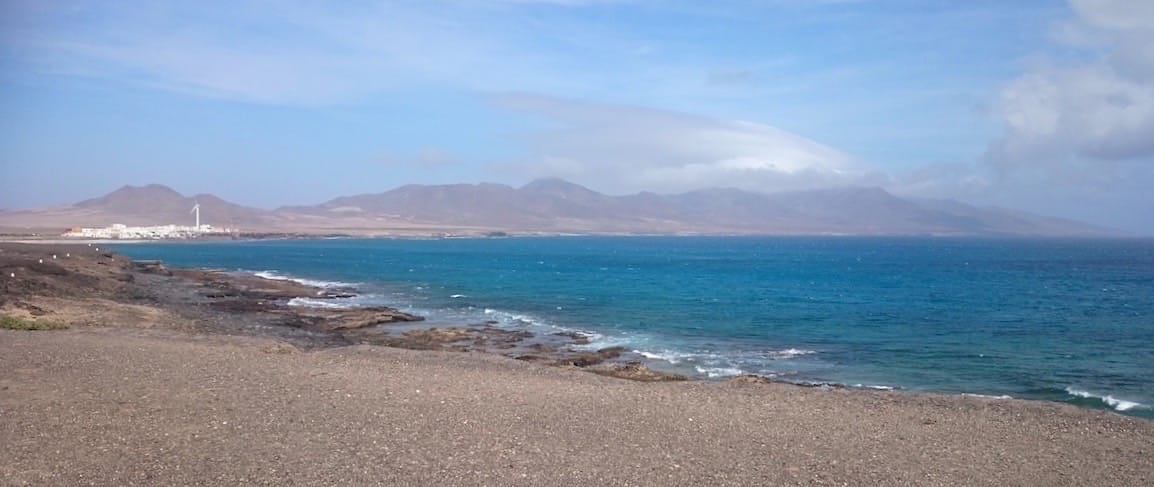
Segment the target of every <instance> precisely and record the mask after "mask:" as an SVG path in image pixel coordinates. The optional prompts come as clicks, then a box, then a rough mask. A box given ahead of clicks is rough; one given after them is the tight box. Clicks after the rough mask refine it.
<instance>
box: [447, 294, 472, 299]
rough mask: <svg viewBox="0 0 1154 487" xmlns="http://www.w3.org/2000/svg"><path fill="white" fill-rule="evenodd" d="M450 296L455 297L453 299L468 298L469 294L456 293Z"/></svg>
mask: <svg viewBox="0 0 1154 487" xmlns="http://www.w3.org/2000/svg"><path fill="white" fill-rule="evenodd" d="M449 297H450V298H453V299H459V298H467V297H468V296H466V295H464V294H454V295H452V296H449Z"/></svg>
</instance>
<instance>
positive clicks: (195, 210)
mask: <svg viewBox="0 0 1154 487" xmlns="http://www.w3.org/2000/svg"><path fill="white" fill-rule="evenodd" d="M188 212H189V213H196V229H197V230H200V202H199V201H197V202H195V204H194V205H192V209H191V210H189V211H188Z"/></svg>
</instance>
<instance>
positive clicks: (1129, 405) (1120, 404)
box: [1066, 387, 1149, 411]
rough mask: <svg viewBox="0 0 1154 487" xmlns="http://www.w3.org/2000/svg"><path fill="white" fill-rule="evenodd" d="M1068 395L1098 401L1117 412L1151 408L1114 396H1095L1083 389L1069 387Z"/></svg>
mask: <svg viewBox="0 0 1154 487" xmlns="http://www.w3.org/2000/svg"><path fill="white" fill-rule="evenodd" d="M1066 393H1067V394H1069V395H1071V396H1075V397H1081V398H1083V399H1097V400H1099V401H1102V402H1103V403H1105V404H1106V405H1107V406H1110V407H1111V408H1113V409H1114V410H1115V411H1129V410H1131V409H1135V408H1141V409H1146V408H1147V407H1149V406H1147V405H1145V404H1142V403H1140V402H1135V401H1127V400H1125V399H1118V398H1116V397H1114V396H1112V395H1109V394H1107V395H1099V394H1094V393H1092V392H1089V391H1084V390H1081V389H1075V388H1073V387H1067V388H1066Z"/></svg>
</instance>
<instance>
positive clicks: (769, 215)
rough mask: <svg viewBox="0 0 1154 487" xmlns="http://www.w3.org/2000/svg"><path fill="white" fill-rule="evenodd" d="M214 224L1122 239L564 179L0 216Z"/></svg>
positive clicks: (182, 199) (1022, 222) (1025, 218)
mask: <svg viewBox="0 0 1154 487" xmlns="http://www.w3.org/2000/svg"><path fill="white" fill-rule="evenodd" d="M197 203H199V204H200V206H201V214H202V221H204V222H205V223H208V224H212V225H215V226H218V227H239V228H241V229H242V230H248V231H260V232H297V233H350V234H389V233H437V232H450V233H480V232H489V231H505V232H513V233H632V234H778V235H789V234H799V235H800V234H850V235H928V234H933V235H1018V236H1027V235H1035V236H1093V235H1117V234H1118V233H1117V232H1112V231H1110V230H1107V229H1102V228H1098V227H1095V226H1092V225H1088V224H1084V223H1079V222H1074V221H1069V220H1062V219H1057V218H1048V217H1042V216H1037V215H1031V214H1027V213H1024V212H1017V211H1013V210H1005V209H999V208H977V207H974V206H971V205H968V204H965V203H961V202H958V201H953V200H920V199H906V198H900V197H898V196H895V195H893V194H890V193H889V192H887V191H886V190H884V189H882V188H877V187H847V188H833V189H819V190H810V191H795V192H785V193H770V194H766V193H755V192H750V191H744V190H739V189H733V188H713V189H702V190H697V191H691V192H687V193H681V194H673V195H660V194H655V193H649V192H644V193H637V194H633V195H627V196H610V195H605V194H602V193H598V192H596V191H593V190H591V189H589V188H586V187H583V186H580V185H577V184H573V183H571V182H568V181H564V180H561V179H540V180H536V181H533V182H530V183H529V184H526V185H524V186H522V187H520V188H514V187H512V186H508V185H504V184H495V183H481V184H448V185H406V186H401V187H398V188H395V189H392V190H389V191H385V192H382V193H373V194H359V195H353V196H342V197H338V198H334V199H332V200H329V201H327V202H324V203H321V204H318V205H312V206H286V207H281V208H277V209H275V210H263V209H258V208H251V207H246V206H242V205H237V204H234V203H230V202H228V201H225V200H223V199H220V198H218V197H216V196H214V195H211V194H199V195H195V196H183V195H181V194H180V193H178V192H176V191H174V190H172V189H171V188H168V187H166V186H163V185H159V184H151V185H147V186H140V187H137V186H125V187H123V188H120V189H118V190H116V191H113V192H111V193H109V194H107V195H104V196H101V197H99V198H92V199H88V200H84V201H81V202H79V203H76V204H75V205H71V206H68V207H59V208H49V209H42V210H19V211H6V212H0V226H6V227H17V226H34V225H33V224H36V225H39V226H41V227H44V226H49V227H51V226H60V227H62V228H67V227H71V226H104V225H109V224H111V223H125V224H129V225H160V224H168V223H178V224H190V222H191V221H192V215H190V214H189V210H191V208H192V206H193V205H194V204H197Z"/></svg>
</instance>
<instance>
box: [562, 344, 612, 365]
mask: <svg viewBox="0 0 1154 487" xmlns="http://www.w3.org/2000/svg"><path fill="white" fill-rule="evenodd" d="M623 353H625V349H624V348H623V347H609V348H602V349H601V350H598V351H596V352H579V353H576V354H573V355H570V356H566V357H561V358H560V359H557V360H556V361H555V362H554V364H555V365H568V366H573V367H588V366H590V365H597V364H599V363H601V362H604V361H606V360H612V359H615V358H617V357H620V356H621V354H623Z"/></svg>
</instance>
